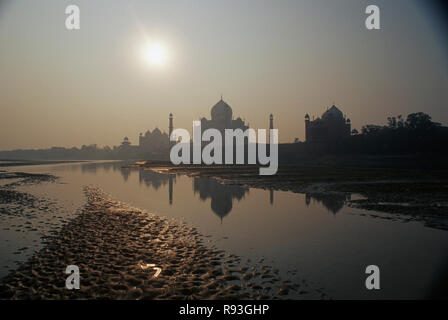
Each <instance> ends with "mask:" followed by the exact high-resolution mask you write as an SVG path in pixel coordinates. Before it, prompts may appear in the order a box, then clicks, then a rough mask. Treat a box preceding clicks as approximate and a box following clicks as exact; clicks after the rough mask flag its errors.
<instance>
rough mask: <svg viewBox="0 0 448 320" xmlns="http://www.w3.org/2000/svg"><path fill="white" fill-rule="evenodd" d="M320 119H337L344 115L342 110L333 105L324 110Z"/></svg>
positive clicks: (342, 117)
mask: <svg viewBox="0 0 448 320" xmlns="http://www.w3.org/2000/svg"><path fill="white" fill-rule="evenodd" d="M322 119H325V120H327V119H331V120H339V119H344V115H343V114H342V111H341V110H339V109H338V107H336V106H335V105H333V106H332V107H331V108H330V109H328V110H327V111H325V112H324V114H323V115H322Z"/></svg>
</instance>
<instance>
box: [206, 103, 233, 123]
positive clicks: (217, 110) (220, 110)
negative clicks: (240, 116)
mask: <svg viewBox="0 0 448 320" xmlns="http://www.w3.org/2000/svg"><path fill="white" fill-rule="evenodd" d="M211 114H212V120H218V121H222V120H225V121H230V120H232V108H231V107H230V106H229V105H228V104H227V103H225V102H224V100H222V99H221V100H219V101H218V103H217V104H215V105H214V106H213V108H212V111H211Z"/></svg>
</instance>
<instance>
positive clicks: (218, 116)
mask: <svg viewBox="0 0 448 320" xmlns="http://www.w3.org/2000/svg"><path fill="white" fill-rule="evenodd" d="M211 128H213V129H217V130H219V131H220V132H221V134H223V135H224V130H225V129H241V130H243V131H245V130H246V129H248V128H249V126H248V125H246V124H245V122H244V121H243V120H242V119H241V118H240V117H238V118H236V119H233V111H232V108H231V107H230V106H229V105H228V104H227V103H226V102H224V100H222V97H221V100H219V101H218V103H216V104H215V105H214V106H213V107H212V110H211V119H210V120H208V119H206V118H205V117H204V118H202V119H201V130H202V131H204V130H207V129H211Z"/></svg>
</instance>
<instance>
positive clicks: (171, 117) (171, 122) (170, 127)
mask: <svg viewBox="0 0 448 320" xmlns="http://www.w3.org/2000/svg"><path fill="white" fill-rule="evenodd" d="M168 131H169V138H171V133H172V132H173V114H172V113H170V124H169V130H168Z"/></svg>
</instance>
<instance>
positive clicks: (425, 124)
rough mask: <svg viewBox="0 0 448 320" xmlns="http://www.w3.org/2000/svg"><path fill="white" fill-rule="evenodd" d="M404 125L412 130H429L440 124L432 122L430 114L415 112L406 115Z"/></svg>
mask: <svg viewBox="0 0 448 320" xmlns="http://www.w3.org/2000/svg"><path fill="white" fill-rule="evenodd" d="M405 125H406V127H407V128H409V129H411V130H413V131H418V132H429V131H432V130H434V129H435V128H436V127H437V126H440V123H437V122H432V121H431V116H429V115H428V114H426V113H423V112H417V113H411V114H409V115H408V117H407V119H406V123H405Z"/></svg>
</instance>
